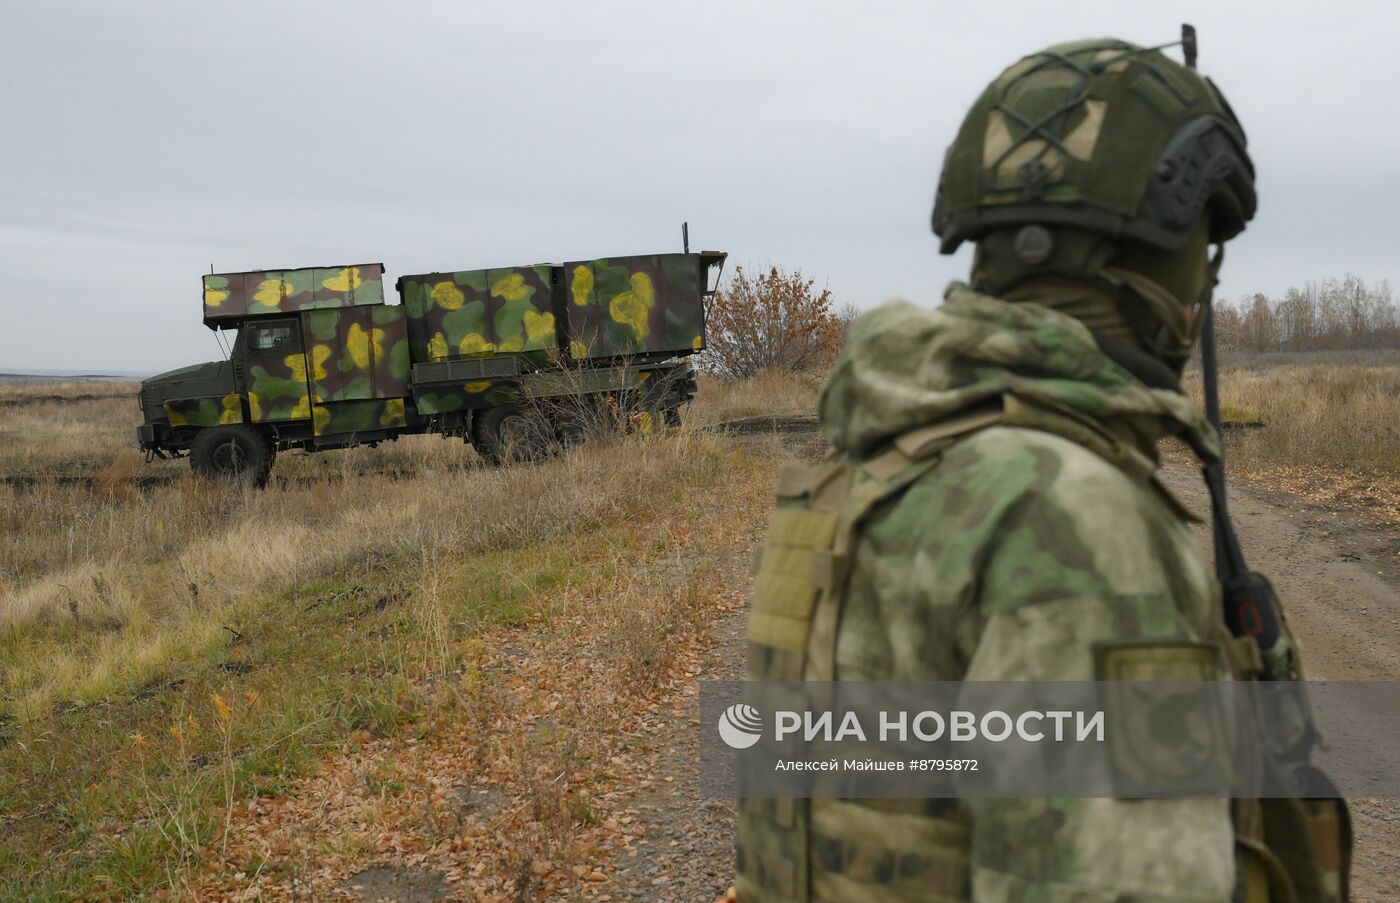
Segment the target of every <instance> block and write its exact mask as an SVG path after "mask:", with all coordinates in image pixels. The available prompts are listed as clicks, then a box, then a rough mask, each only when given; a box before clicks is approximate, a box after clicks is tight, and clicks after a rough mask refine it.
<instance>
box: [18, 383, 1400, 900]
mask: <svg viewBox="0 0 1400 903" xmlns="http://www.w3.org/2000/svg"><path fill="white" fill-rule="evenodd" d="M1396 363H1397V360H1396V359H1393V358H1386V357H1379V358H1377V357H1368V358H1360V359H1346V360H1337V359H1317V358H1293V357H1290V358H1285V359H1278V360H1275V359H1253V360H1246V359H1239V360H1232V361H1230V362H1228V367H1227V371H1226V375H1225V385H1224V401H1225V406H1226V411H1227V414H1228V415H1229V416H1230V417H1231V418H1232V419H1235V420H1240V421H1250V422H1258V423H1261V424H1262V425H1261V426H1257V427H1255V428H1251V429H1244V430H1234V431H1231V436H1230V451H1231V455H1232V457H1231V464H1232V467H1233V468H1234V469H1236V470H1239V471H1242V472H1244V473H1252V474H1256V475H1260V476H1262V477H1269V476H1270V475H1272V477H1274V478H1278V479H1285V478H1291V479H1305V480H1313V481H1317V480H1327V479H1331V480H1333V481H1334V485H1335V487H1336V488H1335V491H1336V492H1337V493H1345V492H1356V491H1359V490H1358V489H1357V487H1359V486H1364V487H1369V488H1368V489H1367V490H1366V491H1367V492H1370V493H1372V496H1373V498H1375V499H1383V498H1386V497H1387V496H1385V493H1386V492H1388V491H1392V490H1393V489H1394V487H1395V486H1396V480H1397V474H1400V452H1397V439H1400V436H1397V428H1398V427H1400V369H1398V368H1396V366H1395V364H1396ZM818 385H819V381H818V380H816V379H815V378H810V377H801V376H791V375H781V374H776V375H775V374H770V375H765V376H762V377H759V378H757V379H754V380H750V381H747V382H745V383H742V384H738V383H721V382H715V381H710V380H704V381H702V387H701V396H700V399H699V400H698V401H697V403H696V404H695V405H692V409H691V410H690V412H689V413H688V415H687V426H686V427H684V428H682V429H681V430H679V431H673V432H670V433H666V434H663V435H659V436H629V437H625V438H622V439H618V440H616V441H612V442H607V443H600V444H595V445H591V446H585V447H584V448H583V449H581V450H580V451H579V452H577V453H575V454H573V455H571V456H569V457H567V458H564V459H559V460H553V461H550V462H547V463H545V464H543V465H540V466H528V467H527V466H520V467H506V468H500V469H492V468H487V467H484V466H483V465H481V464H480V463H479V462H478V461H477V460H476V458H475V455H474V454H473V453H472V452H471V450H470V449H469V448H467V447H466V446H465V445H463V444H462V443H460V442H456V441H449V440H444V439H441V438H437V437H427V436H423V437H409V438H406V439H403V440H400V441H399V442H397V443H387V444H385V445H384V446H381V447H380V448H378V449H354V450H349V451H341V452H333V453H328V454H324V455H320V456H307V455H300V454H285V455H282V456H280V457H279V460H278V462H277V467H276V469H275V471H274V477H273V481H272V483H271V485H270V486H269V487H268V488H267V489H266V490H263V491H254V490H241V489H235V488H230V487H227V486H222V485H212V484H208V483H204V482H201V481H198V480H196V479H194V478H193V477H192V476H191V475H190V473H189V468H188V466H187V465H186V463H185V462H183V461H175V462H156V463H154V464H151V465H147V464H145V463H143V462H142V461H141V459H140V458H139V457H138V456H137V455H136V453H135V452H134V451H132V450H131V444H132V432H133V427H134V425H135V423H136V421H137V418H138V414H137V410H136V404H135V401H134V399H133V397H132V395H133V390H134V387H133V386H131V385H129V384H121V383H110V382H97V381H81V382H70V383H53V382H44V383H39V382H8V383H7V382H0V898H5V899H11V898H29V899H39V900H60V899H73V898H84V899H124V898H128V897H131V896H135V895H149V896H166V897H184V896H189V895H193V894H199V895H202V896H204V897H206V898H210V899H214V898H221V897H222V896H224V895H225V894H230V895H231V894H235V893H236V892H237V890H238V887H237V882H236V881H234V880H233V879H232V878H231V877H230V876H233V875H235V874H236V875H243V876H253V877H246V881H248V882H251V881H254V880H258V881H273V882H285V883H284V884H276V885H275V886H277V887H292V886H295V882H296V881H297V880H299V879H298V877H297V876H298V875H300V874H302V871H301V870H304V869H310V868H314V867H315V865H316V862H323V863H324V862H339V861H341V860H342V859H344V860H346V861H349V860H350V859H353V858H354V856H356V855H361V854H363V853H364V851H365V850H373V849H376V847H375V843H376V842H377V841H376V840H375V839H374V836H373V832H372V831H371V832H369V833H364V831H360V830H359V829H354V830H350V829H347V830H348V831H349V833H348V834H346V835H345V837H343V838H341V839H340V840H334V839H329V838H321V839H316V840H312V841H308V842H307V843H308V848H307V849H308V851H304V852H303V853H302V854H301V855H302V856H303V857H309V858H310V859H312V860H315V862H309V861H306V860H305V858H303V859H302V860H297V861H293V859H294V858H295V857H292V856H290V854H285V853H279V852H278V850H277V848H275V847H274V846H269V845H267V844H262V845H259V843H258V842H257V840H256V832H254V834H251V835H250V834H248V833H247V830H248V829H247V827H246V823H248V822H249V821H250V820H252V821H253V822H256V821H257V819H256V818H255V817H254V816H253V815H251V814H250V813H257V812H263V811H265V809H261V808H258V806H266V805H267V803H266V802H265V801H267V800H276V799H278V798H279V797H281V796H282V795H283V794H285V793H286V791H287V788H288V787H290V786H292V784H293V783H294V782H297V781H302V780H306V779H308V777H310V776H314V775H316V774H318V770H319V769H321V768H322V765H323V763H324V762H326V761H327V760H328V758H329V757H332V756H338V757H342V758H343V757H344V756H346V755H349V753H348V752H347V751H348V750H349V751H353V750H357V749H367V748H370V747H367V746H365V745H364V744H367V743H368V744H370V745H371V746H372V745H373V743H375V742H377V740H376V739H375V738H385V737H397V738H407V740H406V741H405V742H410V743H412V742H417V741H419V740H423V741H424V742H425V743H426V742H429V741H433V738H442V737H447V736H451V737H453V738H455V739H453V741H452V742H453V743H454V744H456V746H454V749H456V750H458V754H460V756H461V757H462V759H463V761H464V762H465V763H467V764H466V765H464V767H467V768H469V770H474V771H475V773H478V774H479V775H480V776H481V777H480V779H481V780H483V781H486V782H488V783H489V786H490V787H493V788H495V791H494V792H498V793H499V794H500V795H501V800H502V801H501V802H500V803H499V805H498V806H495V807H494V808H493V810H492V811H491V812H482V813H478V814H476V815H474V816H470V817H467V818H468V821H470V820H471V819H473V818H474V819H476V822H475V824H476V827H475V828H474V829H473V828H471V827H469V826H468V827H464V826H463V823H462V822H461V821H460V818H459V821H458V822H457V823H455V824H456V827H454V828H453V829H452V831H454V832H456V833H455V834H454V835H453V836H458V835H460V836H463V837H468V838H471V837H475V838H477V841H473V842H479V843H480V844H481V846H480V848H479V849H477V850H476V855H478V856H479V857H480V861H481V862H482V863H483V865H482V870H481V872H480V874H477V875H473V876H469V879H468V878H464V879H463V880H470V881H472V882H477V883H476V884H473V885H472V886H473V887H479V888H485V889H487V890H483V891H482V893H483V898H486V899H489V898H491V897H490V893H488V892H487V891H488V890H489V889H491V888H495V889H496V890H500V889H502V888H511V887H513V888H516V889H517V891H518V890H519V889H520V888H521V887H525V886H529V887H531V888H533V890H532V891H531V892H532V893H536V894H539V895H544V894H545V893H546V891H548V892H550V893H560V894H566V895H567V894H568V893H569V892H570V890H569V889H570V887H573V886H574V885H577V884H579V882H584V881H585V879H584V878H581V877H579V876H580V875H587V874H591V872H589V871H588V869H591V868H592V866H591V865H588V863H589V862H591V861H593V859H590V857H593V858H594V859H596V857H597V855H599V854H598V852H597V850H598V849H599V848H600V845H605V844H604V842H603V841H601V840H599V839H597V837H596V836H595V835H596V832H597V831H598V830H601V829H600V828H599V825H600V824H601V823H602V822H603V821H605V820H606V818H607V816H606V813H605V812H604V811H603V810H602V808H601V806H600V804H599V803H597V801H596V799H595V798H594V797H591V796H590V792H592V791H595V790H596V789H597V786H599V785H598V784H596V783H594V782H597V781H604V780H605V779H606V778H607V775H608V774H612V776H613V778H614V779H615V778H616V774H615V773H614V772H615V771H616V769H615V768H614V769H612V771H609V768H610V766H609V765H608V763H609V762H610V761H613V760H614V759H615V758H616V754H615V752H614V751H609V750H607V749H603V748H601V747H599V746H597V743H598V742H599V741H598V740H597V738H596V736H595V735H596V734H597V732H596V731H595V732H593V733H592V734H590V733H589V732H588V731H585V730H582V729H581V725H594V726H597V725H607V724H610V723H611V722H610V721H609V719H613V718H616V717H617V715H616V713H615V712H611V710H609V709H608V705H609V704H610V702H615V701H616V700H619V699H624V700H629V704H635V703H638V702H639V701H643V702H644V701H645V700H646V699H647V698H648V695H649V694H650V693H652V692H653V691H655V690H656V689H657V688H659V687H662V686H664V685H668V683H669V682H672V681H673V680H674V679H675V678H676V677H677V675H680V676H681V677H682V678H683V677H684V675H685V673H686V672H685V671H684V670H683V668H684V662H685V661H686V655H687V654H688V653H687V652H686V650H687V649H690V650H692V651H693V649H694V648H695V644H696V643H697V642H699V641H700V638H702V637H703V636H704V634H705V632H706V630H707V629H708V627H709V625H711V624H713V623H714V622H715V619H716V618H718V617H720V616H721V615H723V614H725V613H728V612H732V611H733V610H734V606H735V605H736V604H737V602H736V595H741V588H740V589H738V590H736V585H737V584H739V583H741V582H742V578H741V577H736V574H741V573H742V570H741V567H740V565H737V564H736V563H735V562H734V561H730V560H729V558H732V557H734V555H731V554H730V553H731V552H734V550H736V549H743V548H746V547H747V544H748V543H751V541H752V539H753V537H754V536H756V535H757V533H758V531H759V530H760V529H761V525H762V523H763V520H764V517H765V513H766V510H767V505H768V502H767V493H768V487H769V486H770V485H771V481H772V478H773V475H774V473H775V469H776V463H775V460H774V459H775V458H776V457H778V456H780V455H781V453H782V450H781V449H780V448H779V447H778V446H777V444H776V440H775V441H774V443H773V445H772V446H771V448H765V447H764V446H763V444H762V443H755V442H752V441H750V442H747V443H740V442H737V441H735V440H734V439H732V438H730V437H728V436H726V435H725V432H724V431H723V430H722V429H719V427H721V425H722V424H724V423H726V422H728V421H731V420H737V419H741V418H752V417H757V416H761V415H766V414H773V415H782V416H787V417H795V416H801V415H804V414H808V413H810V412H811V411H812V409H813V403H814V400H815V396H816V391H817V388H818ZM770 450H771V452H772V453H771V454H770V453H768V452H769V451H770ZM1338 474H1345V475H1350V476H1348V478H1347V479H1349V480H1351V481H1352V482H1349V483H1344V484H1343V483H1336V480H1337V479H1338V478H1337V475H1338ZM1300 475H1301V476H1300ZM1387 487H1389V488H1387ZM1394 497H1396V496H1389V498H1392V499H1393V498H1394ZM1375 506H1376V507H1378V508H1380V509H1383V508H1384V505H1383V504H1382V503H1381V502H1377V503H1376V505H1375ZM736 554H737V553H736ZM677 669H681V670H677ZM614 708H617V706H614ZM542 719H543V720H542ZM541 723H545V724H548V725H550V728H549V737H550V739H549V741H548V742H547V743H544V744H543V745H541V742H542V741H540V740H539V738H538V732H539V730H540V729H541V728H540V724H541ZM590 737H592V739H590ZM560 738H563V739H560ZM433 742H435V741H433ZM356 755H358V754H356ZM376 761H377V760H376ZM355 774H356V775H359V776H358V777H356V778H355V780H356V781H358V782H359V783H358V785H357V789H356V790H355V792H356V793H359V794H362V795H364V794H368V797H367V798H368V799H369V800H370V801H371V802H373V801H375V800H378V801H379V802H378V803H375V804H374V805H377V806H381V810H373V811H384V812H388V811H390V810H389V809H388V808H382V807H388V806H389V805H390V802H392V800H393V799H396V798H398V797H399V796H400V795H402V794H410V795H411V794H412V793H413V792H414V788H413V787H412V775H411V774H409V773H407V772H406V771H405V770H403V769H400V768H398V767H397V766H395V765H394V763H393V762H378V764H371V765H366V766H365V767H364V770H363V773H361V772H355ZM542 775H543V776H545V777H541V776H542ZM548 775H555V776H556V777H548ZM558 775H567V777H565V778H558V777H557V776H558ZM327 780H329V777H328V778H327ZM427 798H432V797H431V794H428V797H427ZM258 801H264V802H258ZM416 811H417V810H415V812H416ZM236 813H237V814H238V818H237V819H235V817H234V816H235V814H236ZM259 817H261V816H259ZM464 817H466V816H464ZM234 821H238V822H239V823H240V824H242V825H244V827H241V828H240V831H242V832H243V833H239V834H235V835H233V836H232V837H231V836H230V834H229V833H228V832H227V831H226V830H225V828H226V826H227V825H229V824H230V823H232V822H234ZM440 822H441V817H440V814H436V813H435V812H418V813H417V814H414V815H413V816H412V823H411V825H410V827H409V829H408V830H409V833H410V834H413V836H417V837H420V838H421V842H422V843H424V844H429V843H439V842H441V841H442V837H443V834H442V832H443V831H444V830H446V829H444V828H443V826H442V824H441V823H440ZM352 827H353V826H352ZM357 831H359V833H356V832H357ZM414 832H416V833H414ZM362 835H363V836H362ZM474 849H475V848H474ZM590 850H591V851H592V852H590ZM522 857H525V858H524V859H522ZM541 862H555V863H557V864H559V867H558V868H555V867H554V866H548V867H542V866H540V865H539V863H541ZM580 869H583V871H580ZM571 882H572V883H571ZM522 898H525V897H522ZM567 898H568V897H567V896H565V897H561V899H567Z"/></svg>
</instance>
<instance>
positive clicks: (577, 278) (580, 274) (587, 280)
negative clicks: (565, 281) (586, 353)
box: [573, 265, 593, 357]
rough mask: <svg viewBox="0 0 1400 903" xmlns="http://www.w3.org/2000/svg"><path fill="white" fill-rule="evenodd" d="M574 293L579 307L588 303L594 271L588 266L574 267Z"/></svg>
mask: <svg viewBox="0 0 1400 903" xmlns="http://www.w3.org/2000/svg"><path fill="white" fill-rule="evenodd" d="M573 295H574V303H575V304H577V305H578V306H579V307H583V306H584V305H586V304H587V303H588V301H589V299H590V298H591V297H592V295H593V271H592V270H591V269H589V268H588V267H586V266H583V265H579V266H576V267H574V284H573ZM578 357H583V355H578Z"/></svg>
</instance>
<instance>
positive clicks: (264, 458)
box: [190, 423, 275, 486]
mask: <svg viewBox="0 0 1400 903" xmlns="http://www.w3.org/2000/svg"><path fill="white" fill-rule="evenodd" d="M274 456H275V453H274V451H273V448H272V442H271V440H269V439H268V437H267V434H266V433H263V432H262V431H261V430H257V429H255V428H253V427H251V426H248V425H246V424H242V423H238V424H230V425H228V426H214V427H209V428H208V429H203V430H200V431H199V432H198V433H196V434H195V437H194V441H193V442H191V443H190V467H191V468H192V469H193V470H194V472H195V473H197V474H199V475H200V476H202V477H205V478H207V479H210V480H224V481H227V482H230V483H244V482H246V483H249V484H251V485H253V486H262V485H263V484H265V483H266V482H267V476H268V474H269V473H271V472H272V459H273V457H274Z"/></svg>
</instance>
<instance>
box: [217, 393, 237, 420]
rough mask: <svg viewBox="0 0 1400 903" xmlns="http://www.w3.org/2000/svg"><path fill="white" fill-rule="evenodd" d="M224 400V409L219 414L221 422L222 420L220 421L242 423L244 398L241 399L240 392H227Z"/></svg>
mask: <svg viewBox="0 0 1400 903" xmlns="http://www.w3.org/2000/svg"><path fill="white" fill-rule="evenodd" d="M223 402H224V409H223V411H222V412H221V413H220V414H219V422H220V423H242V422H243V405H242V399H240V398H239V397H238V393H237V392H230V393H229V394H227V395H225V396H224V399H223Z"/></svg>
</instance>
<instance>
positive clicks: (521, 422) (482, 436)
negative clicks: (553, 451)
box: [472, 405, 553, 464]
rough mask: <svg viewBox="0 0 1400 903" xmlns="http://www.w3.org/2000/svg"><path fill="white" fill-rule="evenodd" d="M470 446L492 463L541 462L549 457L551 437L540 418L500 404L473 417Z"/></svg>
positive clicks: (547, 427)
mask: <svg viewBox="0 0 1400 903" xmlns="http://www.w3.org/2000/svg"><path fill="white" fill-rule="evenodd" d="M472 444H474V445H475V446H476V450H477V451H478V452H479V453H480V454H481V456H482V457H483V458H485V459H486V460H487V461H490V462H491V463H492V464H503V463H505V462H506V461H540V460H542V459H544V458H545V457H546V456H547V455H548V454H549V449H550V446H551V445H552V444H553V435H552V431H551V430H550V429H549V425H548V424H547V423H546V422H545V420H544V418H543V417H542V416H540V415H538V414H534V413H533V412H526V411H522V410H521V409H520V408H519V407H517V406H516V405H503V406H501V407H499V408H491V409H489V410H487V411H486V412H484V413H482V414H481V415H479V416H478V417H476V418H475V421H474V422H473V424H472Z"/></svg>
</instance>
